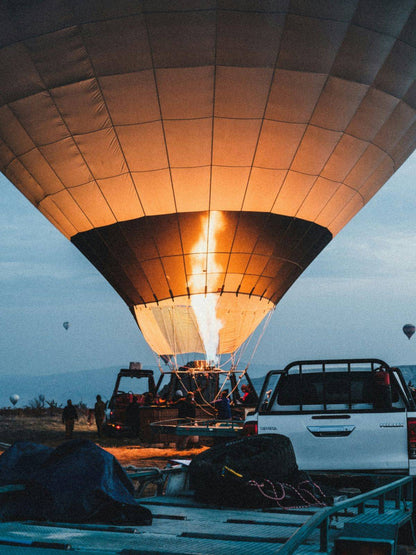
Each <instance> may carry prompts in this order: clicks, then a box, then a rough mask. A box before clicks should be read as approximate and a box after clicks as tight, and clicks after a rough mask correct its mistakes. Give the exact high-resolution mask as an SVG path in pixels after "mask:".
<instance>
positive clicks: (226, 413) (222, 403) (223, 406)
mask: <svg viewBox="0 0 416 555" xmlns="http://www.w3.org/2000/svg"><path fill="white" fill-rule="evenodd" d="M227 394H228V392H227V391H223V392H222V393H221V397H220V399H217V400H216V401H214V406H215V410H216V411H217V418H218V420H231V404H230V400H229V398H228V397H227Z"/></svg>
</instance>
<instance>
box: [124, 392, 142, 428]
mask: <svg viewBox="0 0 416 555" xmlns="http://www.w3.org/2000/svg"><path fill="white" fill-rule="evenodd" d="M126 422H127V425H128V426H129V428H130V429H131V431H132V434H133V435H134V437H138V436H139V435H140V405H139V403H138V402H137V398H136V397H133V400H132V402H131V403H130V405H129V406H128V407H127V410H126Z"/></svg>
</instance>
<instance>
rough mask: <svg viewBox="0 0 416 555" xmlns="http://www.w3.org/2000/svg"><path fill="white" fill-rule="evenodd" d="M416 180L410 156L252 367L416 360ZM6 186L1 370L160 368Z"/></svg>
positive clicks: (125, 313) (309, 273)
mask: <svg viewBox="0 0 416 555" xmlns="http://www.w3.org/2000/svg"><path fill="white" fill-rule="evenodd" d="M415 176H416V156H415V155H414V156H413V157H411V158H410V159H409V160H408V161H407V162H406V163H405V164H404V165H403V166H402V167H401V168H400V169H399V171H398V172H397V173H396V174H395V175H394V176H393V177H392V178H391V179H390V180H389V181H388V182H387V184H386V185H385V186H384V187H383V188H382V189H381V191H379V193H377V194H376V196H375V197H374V198H373V199H372V200H371V201H370V202H369V204H368V205H367V206H365V207H364V208H363V209H362V210H361V212H359V213H358V215H357V216H356V217H355V218H354V219H353V220H352V221H351V222H350V223H349V224H347V226H346V227H345V228H344V229H343V230H342V231H341V232H340V233H339V235H338V236H337V237H335V239H334V240H333V241H332V242H331V243H330V244H329V246H328V247H327V248H326V249H325V250H324V251H323V252H322V253H321V254H320V255H319V256H318V258H317V259H316V260H315V261H314V262H313V263H312V264H311V266H310V267H309V268H308V269H307V270H306V272H305V273H304V274H303V276H302V277H301V278H299V279H298V281H297V282H296V283H295V284H294V285H293V286H292V288H291V289H290V290H289V292H288V293H287V294H286V296H285V297H284V299H283V300H282V301H281V302H280V303H279V305H278V306H277V308H276V310H275V312H274V314H273V315H272V318H271V320H270V324H269V326H268V328H267V330H266V332H265V334H264V336H263V338H262V341H261V343H260V345H259V347H258V349H257V351H256V354H255V356H254V358H253V364H262V365H267V366H269V367H270V368H279V367H282V366H284V365H285V364H287V363H289V362H290V361H291V360H295V359H307V358H342V357H377V358H382V359H384V360H385V361H386V362H388V363H390V364H397V365H399V364H416V335H415V336H414V337H413V338H412V339H411V340H410V341H409V340H408V339H407V338H406V337H405V336H404V334H403V332H402V326H403V325H404V324H406V323H416V280H415V276H416V255H415V252H416V251H415V237H416V232H415V214H416V194H415ZM0 189H1V195H0V251H1V258H0V265H1V268H0V280H1V289H0V303H1V339H0V352H1V373H2V374H4V375H6V374H14V373H21V374H26V373H31V374H51V373H56V372H68V371H74V372H75V371H78V370H86V369H95V368H101V367H108V366H113V365H116V366H117V365H119V366H120V367H122V366H125V365H126V364H128V363H129V361H143V362H145V363H147V364H153V365H154V364H155V360H156V359H155V357H154V355H153V354H152V352H151V350H150V349H149V347H148V346H147V345H146V343H145V341H144V339H143V338H142V336H141V334H140V331H139V329H138V327H137V325H136V323H135V322H134V320H133V317H132V316H131V314H130V312H129V310H128V308H127V306H126V305H125V304H124V302H123V301H122V300H121V298H120V297H119V296H118V295H117V293H115V292H114V290H113V289H112V288H111V286H110V285H109V284H108V283H107V282H106V281H105V279H104V278H103V277H102V276H101V275H100V274H99V273H98V272H97V271H96V270H95V268H94V267H93V266H92V265H91V264H90V263H89V262H88V261H87V260H86V259H85V258H84V257H83V255H81V254H80V253H79V252H78V250H77V249H76V248H75V247H74V246H73V245H72V244H71V243H70V242H69V241H68V240H67V239H65V238H64V237H63V236H62V235H61V234H60V233H59V232H58V231H57V230H56V229H55V228H54V227H53V226H52V224H50V223H49V222H48V221H47V220H46V219H45V218H44V217H43V216H42V215H41V214H40V213H39V212H38V211H37V210H36V209H35V208H34V207H33V206H32V205H31V204H30V203H29V201H27V200H26V199H25V198H24V197H23V195H22V194H21V193H20V192H19V191H18V190H17V189H15V187H14V186H13V185H11V184H10V183H9V182H8V180H7V179H6V178H5V177H3V176H0ZM65 321H68V322H69V324H70V326H69V329H68V330H65V329H64V328H63V325H62V324H63V322H65ZM254 343H255V342H252V345H254ZM248 360H249V349H248V350H247V351H246V355H245V357H244V361H245V362H247V361H248Z"/></svg>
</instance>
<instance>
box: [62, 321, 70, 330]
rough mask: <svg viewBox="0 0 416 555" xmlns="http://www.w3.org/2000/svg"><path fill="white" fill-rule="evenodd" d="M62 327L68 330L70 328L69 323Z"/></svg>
mask: <svg viewBox="0 0 416 555" xmlns="http://www.w3.org/2000/svg"><path fill="white" fill-rule="evenodd" d="M62 325H63V327H64V328H65V329H66V330H67V329H68V328H69V322H64V323H63V324H62Z"/></svg>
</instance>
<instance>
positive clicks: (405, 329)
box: [403, 324, 416, 339]
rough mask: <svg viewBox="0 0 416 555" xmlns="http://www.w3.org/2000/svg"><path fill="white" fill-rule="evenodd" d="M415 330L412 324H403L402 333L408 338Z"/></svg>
mask: <svg viewBox="0 0 416 555" xmlns="http://www.w3.org/2000/svg"><path fill="white" fill-rule="evenodd" d="M415 331H416V328H415V326H414V325H413V324H405V325H404V326H403V333H404V334H405V335H406V336H407V338H408V339H410V338H411V337H412V335H413V334H414V333H415Z"/></svg>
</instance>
